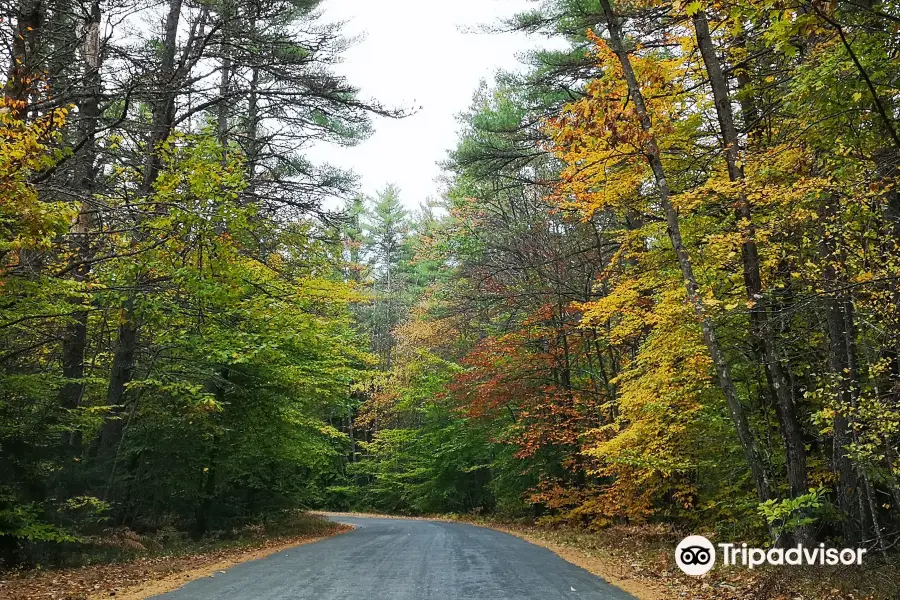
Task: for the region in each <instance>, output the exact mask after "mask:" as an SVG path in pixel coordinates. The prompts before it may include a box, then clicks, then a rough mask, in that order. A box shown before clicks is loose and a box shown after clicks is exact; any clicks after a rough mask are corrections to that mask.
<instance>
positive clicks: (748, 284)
mask: <svg viewBox="0 0 900 600" xmlns="http://www.w3.org/2000/svg"><path fill="white" fill-rule="evenodd" d="M693 21H694V30H695V31H696V34H697V45H698V46H699V47H700V54H701V56H702V57H703V62H704V64H705V66H706V72H707V74H708V76H709V83H710V86H711V87H712V92H713V100H714V102H715V106H716V114H717V115H718V119H719V128H720V131H721V135H722V141H723V144H724V154H725V161H726V163H727V165H728V177H729V179H730V180H731V181H733V182H737V181H741V180H743V179H744V169H743V166H742V165H741V164H740V160H739V143H740V140H739V139H738V132H737V128H736V127H735V125H734V114H733V112H732V108H731V97H730V94H729V92H728V82H727V80H726V79H725V74H724V73H723V72H722V67H721V65H720V63H719V58H718V56H716V50H715V47H714V46H713V42H712V37H711V35H710V32H709V23H708V21H707V17H706V13H705V12H704V11H702V10H700V11H697V12H696V13H695V14H694V17H693ZM738 217H739V218H740V219H741V220H742V221H744V222H745V227H746V231H745V232H742V233H743V238H744V241H743V243H742V244H741V256H742V260H743V267H744V287H745V290H746V292H747V299H748V301H749V302H750V303H751V305H752V308H751V309H750V310H751V312H750V319H751V326H752V328H753V337H754V338H756V340H757V342H758V344H759V346H760V347H761V349H762V351H763V358H764V360H763V365H764V368H765V369H766V371H767V379H768V380H770V381H771V382H772V383H771V386H772V388H773V389H772V392H773V396H774V398H775V408H776V413H777V415H778V422H779V429H780V431H781V437H782V439H783V441H784V447H785V455H786V466H787V477H788V485H789V486H790V490H791V496H792V497H795V498H796V497H797V496H802V495H804V494H806V493H808V492H809V481H808V479H807V473H806V448H805V446H804V443H803V430H802V428H801V427H800V422H799V420H798V418H797V410H796V405H795V403H794V398H793V394H792V386H791V385H790V382H789V381H788V378H787V377H786V375H785V373H784V368H783V367H782V364H781V357H780V356H779V353H778V348H777V345H776V341H775V339H774V337H775V327H774V323H773V322H772V319H771V316H770V313H769V309H768V306H767V303H766V299H765V296H764V295H763V293H762V276H761V274H760V266H759V265H760V260H759V249H758V248H757V245H756V240H755V231H754V228H753V221H752V213H751V210H750V203H749V201H748V200H747V197H746V196H745V195H744V194H743V192H741V193H740V196H739V198H738ZM797 538H798V541H799V542H801V543H804V544H806V543H808V542H809V541H811V540H810V536H809V532H808V531H806V530H799V531H798V532H797Z"/></svg>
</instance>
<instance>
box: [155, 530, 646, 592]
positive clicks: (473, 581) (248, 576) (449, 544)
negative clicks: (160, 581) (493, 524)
mask: <svg viewBox="0 0 900 600" xmlns="http://www.w3.org/2000/svg"><path fill="white" fill-rule="evenodd" d="M333 519H334V520H335V521H339V522H341V523H349V524H351V525H354V526H355V527H356V529H354V530H353V531H351V532H349V533H345V534H343V535H339V536H336V537H333V538H329V539H327V540H324V541H321V542H317V543H315V544H306V545H303V546H298V547H296V548H291V549H289V550H285V551H282V552H279V553H277V554H273V555H270V556H268V557H266V558H262V559H259V560H254V561H250V562H245V563H241V564H239V565H236V566H234V567H232V568H231V569H228V570H227V571H226V572H225V573H224V574H222V573H216V574H215V576H214V577H205V578H203V579H198V580H195V581H192V582H190V583H188V584H187V585H185V586H184V587H183V588H181V589H179V590H177V591H174V592H170V593H168V594H162V595H160V596H154V598H155V599H157V600H563V599H565V600H575V599H591V600H626V599H634V596H631V595H630V594H626V593H625V592H623V591H622V590H620V589H618V588H616V587H613V586H611V585H610V584H608V583H606V582H605V581H604V580H603V579H601V578H599V577H597V576H595V575H592V574H590V573H589V572H587V571H585V570H584V569H581V568H579V567H576V566H575V565H572V564H570V563H567V562H566V561H564V560H563V559H561V558H559V557H558V556H557V555H555V554H554V553H552V552H550V551H549V550H547V549H545V548H541V547H540V546H535V545H534V544H529V543H528V542H525V541H523V540H520V539H519V538H517V537H514V536H511V535H509V534H506V533H502V532H499V531H494V530H491V529H485V528H482V527H475V526H472V525H464V524H461V523H442V522H438V521H418V520H402V519H376V518H368V517H365V518H363V517H333Z"/></svg>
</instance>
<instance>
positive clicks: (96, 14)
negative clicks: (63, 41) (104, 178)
mask: <svg viewBox="0 0 900 600" xmlns="http://www.w3.org/2000/svg"><path fill="white" fill-rule="evenodd" d="M100 17H101V13H100V2H99V0H94V2H93V3H92V4H91V12H90V14H89V15H88V17H87V19H86V21H85V24H84V42H83V44H82V57H83V61H84V66H83V86H82V87H83V93H82V94H81V95H80V99H79V102H78V115H79V119H80V120H79V123H78V131H79V137H80V141H79V143H81V144H82V147H81V150H80V156H78V157H77V158H76V160H75V169H74V177H73V180H74V181H73V184H74V186H73V187H74V188H75V190H76V193H77V194H79V195H80V196H81V206H80V209H79V212H78V217H77V220H76V222H75V228H74V231H73V232H72V238H73V240H72V241H73V245H74V247H75V248H74V250H75V251H74V257H75V258H74V260H75V261H76V262H78V263H80V264H79V266H77V267H76V268H75V269H73V270H72V275H73V278H74V279H75V280H76V281H79V282H81V281H84V280H85V279H86V278H87V276H88V274H89V273H90V260H89V259H90V256H91V253H92V249H91V230H92V228H93V217H92V212H93V202H92V195H93V193H94V176H95V174H94V162H95V161H96V159H97V149H96V143H95V139H94V138H95V136H96V133H97V128H98V124H99V120H100V94H101V87H100V63H101V60H102V56H101V52H100ZM87 320H88V313H87V311H85V310H83V309H81V310H76V311H75V312H74V313H73V314H72V322H71V323H70V324H69V326H67V327H66V331H65V336H64V338H63V342H62V357H63V358H62V363H63V364H62V367H63V377H65V378H66V379H67V380H68V381H67V383H66V384H65V385H64V386H63V387H62V389H61V390H60V404H61V405H62V406H64V407H65V408H75V407H76V406H78V404H79V402H80V401H81V395H82V393H83V391H84V383H83V382H82V381H81V379H82V378H83V377H84V356H85V347H86V345H87Z"/></svg>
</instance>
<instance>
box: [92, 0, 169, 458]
mask: <svg viewBox="0 0 900 600" xmlns="http://www.w3.org/2000/svg"><path fill="white" fill-rule="evenodd" d="M181 4H182V0H170V2H169V13H168V15H167V17H166V24H165V34H164V36H165V37H164V42H163V52H162V59H161V61H160V70H159V77H158V82H159V88H158V92H157V94H158V95H157V97H156V98H155V100H154V102H153V120H152V128H151V133H150V137H149V140H148V142H147V158H146V166H145V170H144V179H143V181H142V182H141V192H142V195H144V196H149V195H150V194H151V193H152V191H153V184H154V183H155V182H156V178H157V177H158V176H159V172H160V170H161V168H162V157H161V155H160V152H159V145H160V144H161V143H162V142H163V141H165V140H166V138H168V137H169V134H170V133H171V131H172V127H173V123H174V120H175V96H176V82H175V78H176V69H175V51H176V47H177V43H178V23H179V20H180V18H181ZM138 237H139V234H138V233H137V232H135V234H134V236H133V238H132V242H133V244H136V243H137V241H138ZM141 279H142V276H141V275H138V280H137V282H136V284H135V285H136V287H137V288H139V287H140V285H141ZM137 346H138V323H137V317H136V315H135V313H134V299H133V297H132V298H129V299H128V300H126V301H125V302H124V303H123V304H122V315H121V317H120V323H119V331H118V338H117V339H116V349H115V353H114V354H113V364H112V373H111V375H110V379H109V387H108V388H107V393H106V403H107V405H109V406H111V407H112V409H111V410H112V415H111V418H109V419H107V421H106V422H105V423H104V425H103V429H102V430H101V432H100V442H101V447H102V446H106V447H109V445H110V444H111V443H114V442H115V440H116V439H118V437H119V436H120V435H121V431H122V421H121V419H119V418H118V417H119V416H120V414H121V412H122V410H123V409H124V399H125V392H126V390H127V385H128V383H130V382H131V380H132V378H133V376H134V370H135V357H136V354H137Z"/></svg>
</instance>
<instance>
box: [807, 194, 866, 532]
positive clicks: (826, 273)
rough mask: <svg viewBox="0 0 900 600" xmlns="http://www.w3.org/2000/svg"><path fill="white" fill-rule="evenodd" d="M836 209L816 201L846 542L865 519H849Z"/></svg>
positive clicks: (852, 483) (850, 479)
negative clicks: (830, 227)
mask: <svg viewBox="0 0 900 600" xmlns="http://www.w3.org/2000/svg"><path fill="white" fill-rule="evenodd" d="M836 210H837V209H836V207H835V206H834V203H833V200H832V199H828V198H826V199H823V200H822V201H821V202H820V204H819V209H818V216H819V255H820V260H821V261H822V277H823V279H824V280H825V289H826V293H827V296H826V299H825V307H826V318H825V321H826V324H827V328H828V368H829V370H830V371H831V372H832V373H833V374H834V376H835V377H837V378H838V380H837V383H838V389H837V401H838V408H837V410H836V411H835V415H834V421H833V423H832V428H833V430H834V434H833V436H834V437H833V441H832V444H833V448H832V462H833V469H834V471H835V472H836V473H837V499H838V507H839V508H840V509H841V512H843V513H844V519H843V520H842V523H843V533H844V538H845V539H846V540H847V541H848V542H858V541H860V539H861V528H862V527H863V526H864V522H863V521H860V523H859V525H860V528H857V527H855V526H854V522H853V521H854V520H853V519H852V515H853V511H854V507H855V504H856V503H855V502H854V496H855V495H856V494H857V493H858V487H859V482H858V480H857V477H856V473H855V471H854V468H853V464H852V463H851V461H850V458H849V456H848V453H849V447H850V444H851V442H852V437H851V434H850V426H851V425H850V420H849V419H848V417H847V414H846V413H847V411H850V410H851V408H852V406H853V404H854V400H853V395H852V390H851V387H852V386H853V385H854V381H853V379H852V377H851V372H850V360H849V354H850V353H849V348H848V347H847V331H846V329H845V317H844V307H843V303H844V301H845V300H844V299H843V298H842V294H840V292H837V291H834V290H835V288H837V287H838V285H839V282H838V275H837V270H836V269H835V267H834V261H835V260H837V248H836V243H835V239H834V232H833V231H829V230H828V225H829V223H832V222H833V221H834V217H835V214H836Z"/></svg>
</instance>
